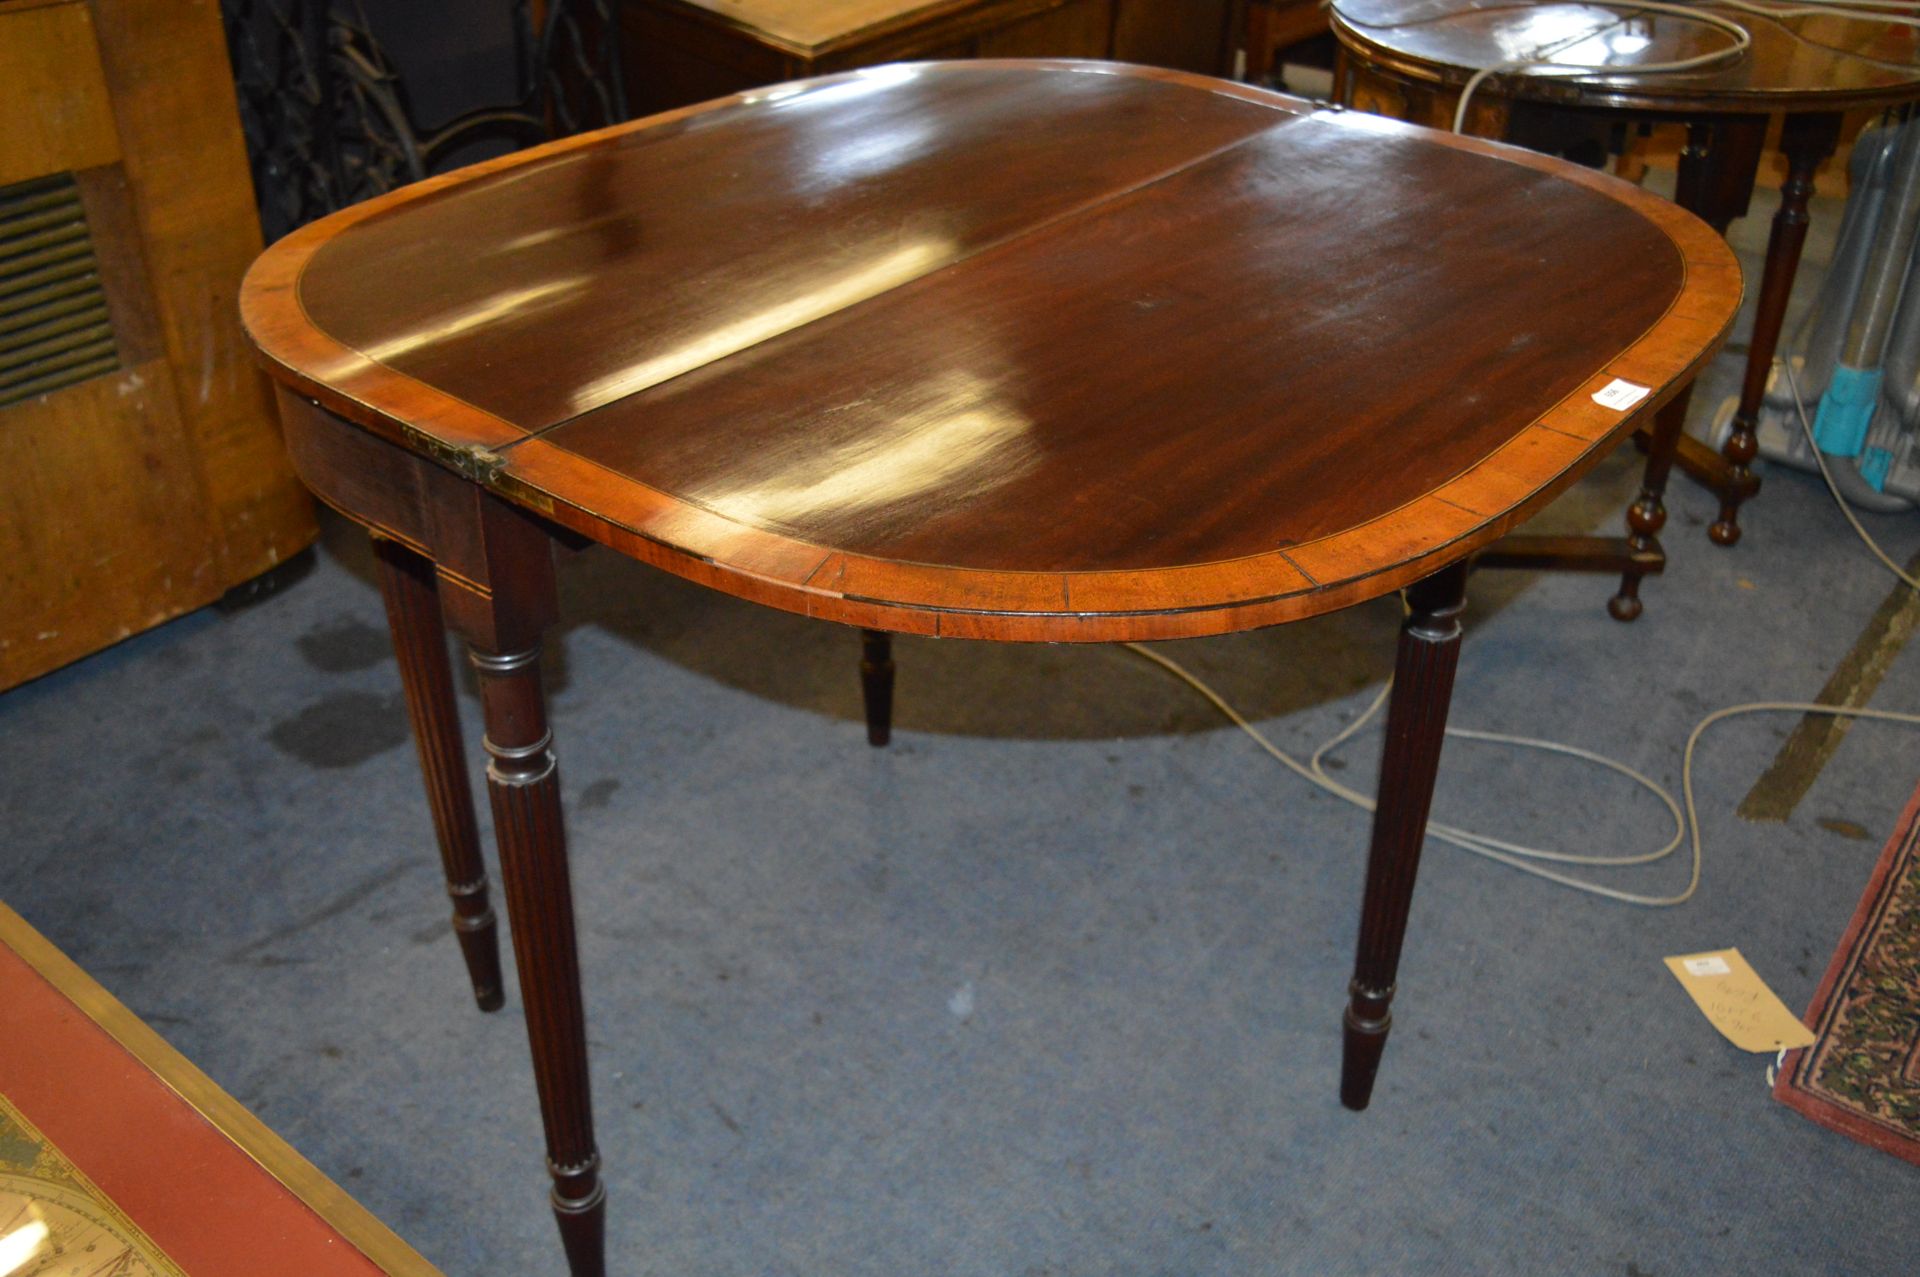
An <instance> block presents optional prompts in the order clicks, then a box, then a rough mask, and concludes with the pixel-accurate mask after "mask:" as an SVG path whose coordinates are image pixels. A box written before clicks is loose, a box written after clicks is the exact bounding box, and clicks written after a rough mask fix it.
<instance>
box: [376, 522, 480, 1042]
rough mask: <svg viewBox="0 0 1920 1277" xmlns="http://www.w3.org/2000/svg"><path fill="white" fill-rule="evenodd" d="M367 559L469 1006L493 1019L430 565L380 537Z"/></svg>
mask: <svg viewBox="0 0 1920 1277" xmlns="http://www.w3.org/2000/svg"><path fill="white" fill-rule="evenodd" d="M373 552H374V558H375V561H376V562H377V563H378V564H379V575H380V593H381V595H382V597H384V598H385V599H386V603H387V625H388V626H389V628H391V629H392V631H393V653H394V656H395V658H396V659H397V660H398V661H399V664H400V686H401V687H402V688H403V689H404V690H405V692H406V696H407V717H408V718H409V719H410V720H412V723H413V743H414V745H415V746H416V747H417V749H418V750H419V753H420V774H421V776H422V778H423V779H424V780H425V781H426V787H427V804H428V806H429V807H431V808H432V810H433V830H434V834H435V835H436V837H437V838H438V840H439V843H440V863H441V865H442V866H443V867H444V868H445V870H446V875H447V894H448V895H449V896H451V897H452V898H453V934H454V936H455V937H456V938H457V939H458V940H459V942H460V952H461V954H462V955H463V956H464V957H465V958H466V960H467V978H468V979H469V980H471V981H472V983H473V996H474V1000H475V1001H476V1002H478V1003H479V1004H480V1009H481V1010H482V1011H497V1010H499V1009H500V1004H501V1003H502V1001H504V997H503V992H502V985H501V980H500V935H499V930H498V928H497V926H496V925H495V923H494V917H493V906H492V904H491V903H489V902H488V900H487V867H486V861H485V860H483V859H482V858H481V856H480V833H479V829H478V826H477V825H476V823H475V821H474V816H473V791H472V789H471V787H470V786H469V785H468V783H467V765H466V759H465V750H464V749H463V748H462V747H461V742H460V715H459V711H458V710H457V709H455V707H454V699H453V675H452V672H451V670H450V669H449V667H448V664H447V631H446V625H445V623H444V622H443V621H442V620H441V616H440V591H439V589H438V588H437V586H436V585H435V581H434V570H433V565H432V564H431V563H429V562H428V561H427V560H426V559H424V558H422V557H420V556H419V555H418V554H415V553H414V552H413V551H412V550H409V549H408V548H407V547H406V546H404V545H401V544H400V543H399V542H398V541H394V540H390V539H388V538H386V537H375V538H374V539H373Z"/></svg>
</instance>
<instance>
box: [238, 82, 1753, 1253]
mask: <svg viewBox="0 0 1920 1277" xmlns="http://www.w3.org/2000/svg"><path fill="white" fill-rule="evenodd" d="M1739 296H1740V277H1739V269H1738V267H1737V266H1736V264H1735V262H1734V259H1733V257H1732V255H1731V254H1730V253H1729V252H1728V251H1727V249H1726V247H1725V246H1724V245H1723V244H1722V243H1721V242H1720V240H1719V238H1718V237H1717V236H1715V235H1714V234H1713V232H1712V231H1711V230H1710V229H1709V228H1708V227H1707V226H1705V225H1704V224H1702V223H1701V222H1699V221H1698V220H1697V219H1695V218H1694V217H1693V216H1692V215H1690V214H1688V213H1686V212H1683V211H1682V210H1680V209H1678V208H1676V207H1675V206H1674V205H1672V204H1669V203H1667V202H1666V201H1664V200H1660V199H1657V198H1655V197H1653V196H1650V195H1646V194H1643V193H1642V192H1640V191H1639V190H1637V189H1635V188H1634V187H1632V186H1629V185H1627V184H1625V183H1622V182H1619V181H1616V180H1614V179H1612V178H1609V177H1606V176H1603V175H1599V174H1595V173H1591V172H1588V171H1586V170H1582V169H1579V168H1576V167H1574V166H1571V165H1568V164H1564V163H1561V162H1559V161H1557V160H1553V159H1548V158H1545V157H1541V156H1536V155H1532V154H1529V153H1526V152H1522V151H1516V150H1513V149H1510V148H1506V147H1501V146H1496V145H1492V144H1489V143H1485V142H1480V141H1475V140H1471V139H1459V138H1450V137H1444V136H1442V135H1439V134H1435V133H1431V132H1428V131H1425V130H1420V129H1414V128H1410V127H1408V126H1406V125H1403V124H1399V123H1396V122H1393V121H1388V120H1384V119H1380V118H1378V117H1373V116H1366V115H1360V114H1354V113H1338V112H1330V111H1324V110H1315V109H1314V108H1313V107H1312V106H1311V105H1310V104H1308V103H1305V102H1302V101H1298V100H1295V99H1292V98H1287V97H1282V96H1279V95H1276V94H1273V93H1269V92H1266V91H1263V90H1258V89H1253V88H1248V87H1245V86H1241V85H1235V84H1229V83H1225V82H1222V81H1216V80H1210V79H1207V78H1204V77H1200V76H1195V75H1189V74H1186V73H1182V72H1172V71H1152V70H1147V69H1143V68H1137V67H1123V66H1118V65H1108V64H1099V63H1071V62H1056V63H1042V62H958V63H931V64H925V65H918V66H897V67H886V68H881V69H878V70H874V71H867V72H859V73H854V74H851V75H846V76H840V77H834V78H829V79H822V80H815V81H811V82H806V83H801V84H794V85H787V86H783V87H780V88H776V89H771V90H762V91H758V92H754V93H749V94H744V95H741V96H739V97H735V98H729V99H726V100H723V101H719V102H714V103H710V104H707V105H704V106H700V107H694V108H691V109H689V110H686V111H681V112H676V113H672V114H668V115H662V116H657V117H654V118H653V119H650V120H643V121H640V122H638V123H636V124H632V125H626V126H622V127H619V128H615V129H611V130H607V131H605V132H602V133H598V134H593V135H589V136H585V137H579V138H574V139H570V140H567V141H564V142H558V143H555V144H552V145H550V146H546V147H542V148H539V149H537V150H534V151H529V152H524V153H522V154H519V155H515V156H510V157H508V158H505V159H502V160H497V161H493V162H490V163H488V164H485V165H481V166H478V167H475V168H471V169H467V170H464V171H462V172H458V173H453V174H449V175H447V176H445V177H442V178H437V179H434V180H431V181H427V182H423V183H420V184H418V185H416V186H412V187H408V188H406V189H403V190H400V191H396V192H394V193H393V194H391V195H388V196H385V197H383V198H381V199H378V200H375V201H372V202H370V203H367V204H362V205H359V206H357V207H354V208H351V209H347V210H345V211H344V212H341V213H338V214H336V215H334V216H333V217H330V218H328V219H326V220H325V221H322V222H318V223H315V224H313V225H311V226H308V227H306V228H305V229H303V230H301V231H299V232H297V233H295V234H293V235H291V236H289V237H287V238H286V239H284V240H282V241H281V242H280V243H279V244H277V245H275V246H274V248H273V249H271V250H270V251H269V252H268V253H267V254H266V255H265V256H263V257H262V258H261V259H260V260H259V261H258V262H257V263H256V264H255V266H254V268H253V271H252V273H251V274H250V275H249V276H248V279H247V283H246V286H245V289H244V292H243V297H242V306H243V310H244V315H245V319H246V323H247V326H248V328H249V330H250V331H251V332H252V334H253V337H254V339H255V341H256V342H257V343H258V344H259V347H260V350H261V352H262V353H263V355H264V356H265V357H266V360H267V362H268V364H269V365H270V367H271V370H272V372H273V374H274V375H275V377H276V378H278V380H279V381H280V383H281V387H282V389H281V405H282V411H283V414H284V419H285V423H286V430H287V441H288V446H289V448H290V450H291V451H292V454H293V457H294V462H295V465H296V466H297V468H298V469H299V471H300V473H301V475H302V476H303V477H304V478H305V479H306V481H307V482H308V483H309V484H310V485H311V486H312V487H313V489H314V491H315V492H317V493H318V494H319V495H320V496H321V497H322V498H324V499H325V500H327V501H328V502H330V503H331V504H333V505H334V506H335V507H336V508H338V509H339V510H341V511H342V512H344V513H345V514H347V515H348V516H350V517H351V518H353V519H356V520H358V521H359V522H361V523H362V524H364V525H366V526H367V527H368V528H369V529H371V531H372V532H373V534H374V537H375V540H376V543H377V545H378V548H379V561H380V563H381V565H382V566H381V571H382V576H383V580H384V584H385V588H386V592H387V602H388V608H389V614H390V617H391V619H392V623H393V629H394V634H395V637H396V640H397V644H398V647H399V651H400V657H401V669H402V675H403V678H404V679H405V682H406V685H407V689H408V693H409V704H410V705H411V707H412V710H413V715H414V727H415V731H416V735H417V738H418V740H419V743H420V746H421V753H422V758H423V760H424V764H425V771H426V774H427V785H428V791H429V793H430V795H431V796H432V799H433V806H434V812H435V815H436V817H437V821H438V828H439V831H440V835H441V840H442V846H443V850H444V852H445V854H446V859H447V864H448V871H449V877H450V883H451V887H452V891H453V895H454V899H455V907H456V928H457V929H458V930H459V932H460V934H461V936H462V938H463V940H465V941H466V943H467V946H468V951H469V954H470V956H471V957H472V959H473V962H472V968H473V973H474V976H475V984H476V989H477V991H478V992H479V993H480V996H481V999H482V1002H483V1004H495V1005H497V1003H498V999H499V992H498V971H497V966H489V963H488V957H489V949H490V945H491V943H492V915H491V913H490V912H489V911H488V908H487V904H486V882H485V877H484V874H483V872H482V869H481V859H480V855H479V852H478V849H477V847H476V845H475V837H474V818H473V815H472V812H471V811H470V809H469V805H468V798H467V795H466V787H465V780H464V773H463V771H462V769H461V766H460V762H459V758H460V752H461V747H460V743H459V739H458V729H457V725H456V723H457V720H456V717H455V714H454V711H453V701H452V692H451V682H450V677H449V672H448V668H447V663H446V650H445V642H444V634H443V631H442V629H441V616H442V614H443V613H444V616H445V618H446V620H447V621H448V622H450V623H451V625H452V627H453V628H454V629H455V630H456V631H457V632H458V633H459V634H460V636H461V637H463V638H465V639H466V641H467V642H468V644H469V645H470V646H471V648H472V654H473V662H474V665H475V667H476V669H477V670H478V672H479V682H480V695H481V704H482V709H483V712H484V718H485V723H486V750H487V753H488V754H489V755H490V762H489V764H488V789H489V792H490V796H491V798H492V803H493V815H494V824H495V827H496V831H497V834H498V840H499V849H500V859H501V872H502V876H503V878H504V880H505V884H506V895H507V909H508V917H509V921H510V923H511V929H512V934H513V942H514V952H515V955H516V957H517V958H518V966H519V973H520V986H521V994H522V998H523V1000H524V1002H525V1006H526V1014H527V1027H528V1032H529V1035H530V1037H531V1039H532V1046H533V1059H534V1066H535V1079H536V1082H537V1084H538V1089H539V1094H540V1103H541V1110H542V1115H543V1117H544V1118H545V1122H546V1133H547V1155H548V1163H549V1167H550V1170H551V1172H552V1176H553V1181H554V1190H553V1204H554V1208H555V1211H556V1212H557V1214H558V1217H559V1220H560V1225H561V1233H562V1236H563V1239H564V1241H565V1244H566V1247H567V1252H568V1257H569V1260H570V1262H571V1264H572V1268H573V1271H574V1272H575V1273H576V1274H598V1273H601V1272H602V1271H604V1260H603V1245H604V1244H603V1226H602V1217H603V1192H602V1188H601V1184H600V1177H599V1154H598V1153H597V1151H596V1150H595V1146H594V1139H593V1130H592V1120H591V1116H590V1112H589V1106H588V1099H587V1060H586V1041H585V1035H584V1017H583V1011H582V1003H581V992H580V978H579V972H578V969H577V965H576V958H575V945H574V919H573V905H572V902H571V900H570V898H569V890H568V879H567V863H566V851H565V845H564V840H563V835H562V826H561V814H560V788H559V783H558V780H557V778H556V774H555V762H554V751H553V739H552V735H551V733H550V732H549V730H548V725H547V717H546V710H545V707H544V704H543V699H542V693H541V686H540V672H539V660H538V657H539V650H540V647H539V644H540V636H541V632H542V631H543V630H544V629H545V628H546V627H547V625H548V624H549V623H550V622H551V621H552V620H553V619H554V612H555V606H556V604H555V591H554V575H553V573H554V569H553V546H554V544H555V543H556V542H560V543H562V544H577V543H579V542H580V541H581V540H583V539H584V540H591V541H598V542H600V543H602V544H604V545H608V546H611V547H612V548H614V549H615V550H618V551H619V552H621V553H623V554H626V555H629V556H631V557H633V558H636V559H640V560H643V561H645V562H648V563H651V564H654V565H656V566H658V567H661V568H664V569H666V570H667V571H670V572H674V573H676V574H678V575H680V576H684V577H686V578H688V579H690V580H693V581H698V582H701V583H703V584H705V585H709V586H712V587H713V588H715V589H718V590H723V591H726V592H727V593H730V594H736V595H739V596H740V597H742V598H746V599H750V600H753V601H755V602H759V603H764V604H767V605H768V606H770V607H777V608H783V609H786V610H788V611H794V612H803V613H806V614H808V615H810V616H817V617H820V618H822V619H825V620H830V621H838V622H842V623H844V624H848V625H852V626H858V627H861V628H864V629H866V630H868V631H870V632H902V633H912V634H925V635H940V636H951V637H956V638H979V639H999V640H1011V641H1035V642H1114V641H1122V640H1139V639H1171V638H1183V637H1187V636H1191V635H1205V634H1220V633H1225V632H1228V631H1233V630H1242V629H1249V628H1252V627H1255V626H1262V625H1272V624H1276V623H1279V622H1283V621H1291V620H1296V619H1299V618H1302V617H1308V616H1315V615H1318V614H1320V613H1323V612H1329V611H1333V610H1334V609H1337V608H1342V607H1346V606H1348V605H1350V604H1354V603H1358V602H1361V601H1362V600H1365V599H1370V598H1374V597H1376V596H1378V595H1381V594H1385V593H1387V592H1389V591H1392V590H1396V589H1399V588H1400V587H1402V586H1407V587H1410V588H1409V589H1408V592H1407V593H1408V599H1409V602H1410V605H1411V607H1410V613H1409V615H1408V617H1407V619H1406V623H1405V625H1404V627H1403V629H1402V632H1401V637H1400V651H1399V658H1398V664H1397V666H1396V671H1397V672H1396V679H1397V682H1396V684H1395V687H1394V692H1393V698H1392V703H1391V707H1390V710H1389V721H1388V727H1387V744H1386V755H1385V766H1384V771H1383V773H1382V779H1381V788H1380V804H1379V810H1378V813H1377V815H1376V817H1375V821H1374V831H1373V843H1372V853H1371V857H1370V860H1369V862H1368V871H1367V886H1366V895H1365V902H1364V905H1363V908H1362V915H1361V923H1360V938H1359V950H1358V958H1357V961H1356V963H1355V970H1354V978H1353V984H1352V988H1351V990H1350V997H1349V1004H1348V1009H1347V1012H1346V1020H1345V1026H1346V1028H1345V1032H1346V1058H1345V1065H1344V1071H1343V1075H1342V1080H1341V1097H1342V1099H1343V1101H1344V1102H1345V1103H1346V1104H1347V1105H1348V1106H1349V1107H1352V1108H1356V1109H1357V1108H1362V1107H1364V1106H1365V1105H1366V1103H1367V1099H1368V1096H1369V1093H1370V1091H1371V1088H1372V1084H1373V1077H1374V1072H1375V1069H1376V1066H1377V1064H1378V1061H1379V1057H1380V1052H1381V1047H1382V1045H1383V1043H1384V1041H1385V1038H1386V1035H1387V1029H1388V1025H1389V1017H1388V1005H1389V1003H1390V1001H1391V999H1392V997H1393V991H1394V973H1395V968H1396V966H1397V964H1398V960H1399V955H1400V944H1401V936H1402V934H1403V932H1404V929H1405V923H1406V918H1407V909H1408V904H1409V900H1410V897H1411V892H1412V887H1413V877H1414V869H1415V865H1416V863H1417V861H1418V857H1419V852H1420V843H1421V836H1422V830H1423V827H1424V824H1425V820H1426V814H1427V808H1428V803H1429V799H1430V797H1431V794H1432V789H1433V780H1434V771H1435V768H1436V766H1437V764H1438V760H1439V753H1440V742H1441V728H1442V725H1443V723H1444V721H1445V719H1446V714H1447V704H1448V700H1449V695H1450V692H1451V687H1452V682H1453V671H1454V663H1455V657H1456V651H1457V645H1458V643H1459V638H1460V626H1459V621H1458V617H1459V613H1460V610H1461V606H1462V596H1463V592H1464V586H1465V581H1466V571H1467V570H1466V561H1467V558H1468V556H1470V555H1472V554H1473V553H1474V552H1476V551H1478V550H1480V549H1481V548H1483V547H1485V546H1487V545H1488V544H1489V543H1491V542H1493V541H1494V540H1495V538H1497V537H1499V536H1500V535H1501V534H1502V533H1503V532H1505V531H1506V530H1507V529H1508V528H1510V527H1512V526H1513V525H1514V524H1516V523H1518V522H1519V521H1521V520H1522V519H1524V518H1526V517H1527V516H1528V515H1530V514H1532V513H1533V512H1534V511H1536V510H1538V509H1540V508H1541V507H1542V506H1544V505H1545V504H1546V503H1547V502H1548V501H1549V500H1551V499H1552V498H1553V496H1554V495H1555V494H1556V493H1558V492H1560V491H1561V490H1562V489H1564V488H1565V487H1567V486H1568V485H1569V484H1571V483H1572V482H1573V481H1574V480H1575V479H1576V478H1578V477H1579V476H1580V475H1581V474H1582V473H1584V472H1585V471H1586V470H1587V469H1588V467H1589V466H1591V465H1592V464H1593V462H1594V461H1595V460H1597V459H1598V458H1599V457H1600V456H1601V455H1603V454H1604V453H1605V452H1607V451H1608V450H1609V449H1610V448H1611V447H1612V446H1613V445H1614V444H1615V443H1616V442H1617V441H1618V440H1619V439H1620V438H1622V437H1623V436H1624V435H1625V434H1627V433H1628V432H1630V431H1632V430H1633V429H1634V427H1635V426H1636V425H1637V424H1639V423H1640V422H1641V421H1643V420H1644V419H1646V418H1647V417H1648V416H1649V414H1651V413H1652V412H1653V411H1654V409H1655V408H1656V407H1657V406H1658V405H1659V404H1661V403H1662V402H1664V401H1665V400H1666V399H1668V398H1669V397H1671V396H1672V395H1673V394H1674V393H1675V392H1676V391H1677V390H1678V389H1679V388H1680V387H1681V386H1682V385H1683V384H1685V383H1686V381H1687V380H1688V378H1689V377H1691V376H1692V375H1693V373H1694V372H1695V370H1696V369H1697V368H1698V367H1699V366H1700V364H1701V363H1702V361H1703V360H1705V359H1706V358H1707V357H1708V356H1709V355H1710V353H1711V352H1712V351H1713V349H1714V348H1715V347H1716V346H1717V344H1718V343H1719V342H1720V341H1721V340H1722V338H1723V337H1724V335H1725V332H1726V329H1727V326H1728V324H1729V323H1730V322H1731V321H1732V318H1733V315H1734V311H1735V308H1736V306H1737V304H1738V301H1739ZM1616 383H1627V385H1626V387H1625V388H1624V390H1623V389H1622V388H1621V387H1620V386H1618V385H1616ZM1609 387H1613V390H1612V392H1611V394H1612V395H1620V396H1622V397H1621V398H1619V399H1617V400H1615V399H1611V397H1610V396H1607V397H1608V398H1609V401H1610V402H1611V403H1613V404H1615V405H1618V406H1609V404H1608V403H1603V402H1598V401H1596V399H1595V398H1594V396H1595V394H1596V393H1597V392H1603V391H1606V390H1607V389H1608V388H1609Z"/></svg>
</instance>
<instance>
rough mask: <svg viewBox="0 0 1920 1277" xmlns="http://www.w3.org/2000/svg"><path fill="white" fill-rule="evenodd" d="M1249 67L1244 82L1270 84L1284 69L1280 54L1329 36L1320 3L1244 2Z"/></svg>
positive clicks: (1294, 0)
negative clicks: (1275, 75)
mask: <svg viewBox="0 0 1920 1277" xmlns="http://www.w3.org/2000/svg"><path fill="white" fill-rule="evenodd" d="M1243 3H1244V7H1245V9H1246V17H1245V19H1244V38H1245V41H1246V45H1245V47H1246V54H1247V61H1246V65H1245V66H1244V67H1243V68H1242V69H1241V78H1243V79H1245V80H1247V81H1249V82H1251V83H1253V84H1266V83H1267V82H1268V81H1269V80H1270V79H1271V78H1272V77H1273V75H1274V73H1275V72H1276V71H1278V70H1279V69H1280V67H1279V63H1280V51H1281V50H1282V49H1285V48H1287V47H1289V46H1291V45H1295V44H1299V43H1300V42H1301V41H1303V40H1311V39H1313V38H1314V37H1315V36H1321V35H1325V34H1326V33H1327V10H1326V6H1324V5H1323V4H1321V3H1320V0H1243Z"/></svg>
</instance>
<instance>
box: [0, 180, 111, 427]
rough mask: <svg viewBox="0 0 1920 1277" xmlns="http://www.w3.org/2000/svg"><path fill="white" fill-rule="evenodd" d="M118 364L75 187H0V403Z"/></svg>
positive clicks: (66, 183)
mask: <svg viewBox="0 0 1920 1277" xmlns="http://www.w3.org/2000/svg"><path fill="white" fill-rule="evenodd" d="M119 366H120V359H119V356H118V354H117V353H116V351H115V347H114V340H113V323H112V320H111V319H110V318H109V316H108V314H107V295H106V293H105V292H104V291H103V290H102V289H101V287H100V268H99V263H98V262H96V261H95V260H94V255H93V240H92V238H91V237H90V236H89V235H88V234H87V214H86V210H85V209H84V208H83V207H82V206H81V203H80V188H79V187H77V186H75V185H74V182H73V178H72V177H71V176H70V175H68V174H64V173H63V174H61V175H59V176H58V177H42V178H36V179H34V180H33V181H31V182H20V183H18V184H16V185H13V186H0V407H4V406H6V405H7V404H11V403H18V402H20V401H21V400H22V399H30V398H32V397H33V396H35V395H43V394H46V393H47V392H48V391H49V390H58V389H59V388H60V387H62V386H71V385H73V384H74V383H75V382H79V381H85V380H86V379H87V378H89V377H97V376H99V375H100V374H101V373H103V372H112V371H113V370H114V369H115V368H118V367H119Z"/></svg>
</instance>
